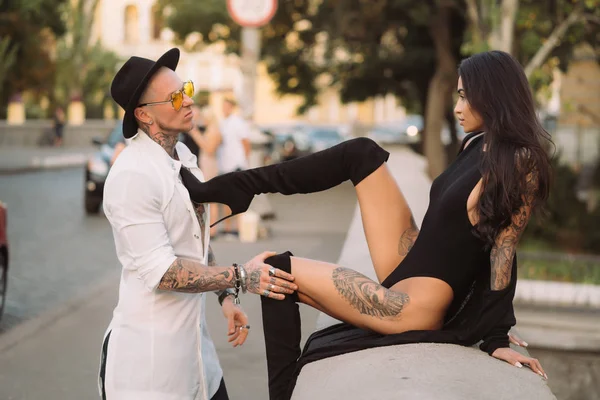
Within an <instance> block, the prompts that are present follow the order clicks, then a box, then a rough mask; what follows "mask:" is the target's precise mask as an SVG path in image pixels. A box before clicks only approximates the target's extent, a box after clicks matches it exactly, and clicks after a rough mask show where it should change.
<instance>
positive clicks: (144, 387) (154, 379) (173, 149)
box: [99, 49, 297, 400]
mask: <svg viewBox="0 0 600 400" xmlns="http://www.w3.org/2000/svg"><path fill="white" fill-rule="evenodd" d="M178 61H179V50H178V49H171V50H169V51H168V52H166V53H165V54H164V55H163V56H162V57H160V58H159V59H158V60H157V61H156V62H154V61H151V60H148V59H145V58H139V57H131V58H130V59H129V60H128V61H127V62H126V63H125V64H124V65H123V67H122V68H121V69H120V70H119V72H117V74H116V76H115V78H114V80H113V83H112V86H111V94H112V97H113V98H114V99H115V101H116V102H117V103H118V104H119V105H120V106H121V107H123V108H124V110H125V116H124V119H123V135H124V136H125V138H127V139H129V138H132V139H131V140H130V144H129V145H128V146H127V147H126V148H125V149H124V150H123V151H122V152H121V154H120V156H119V157H118V158H117V160H116V161H115V164H114V166H113V167H112V168H111V170H110V173H109V176H108V178H107V181H106V185H105V189H104V190H105V192H104V212H105V214H106V216H107V218H108V220H109V222H110V224H111V226H112V229H113V235H114V239H115V247H116V251H117V256H118V258H119V261H120V263H121V264H122V267H123V271H122V274H121V283H120V287H119V302H118V304H117V307H116V308H115V310H114V313H113V319H112V321H111V323H110V325H109V327H108V329H107V331H106V335H105V339H104V343H103V346H102V360H101V365H100V374H99V386H100V394H101V396H102V398H103V399H108V400H137V399H144V400H209V399H212V400H217V399H218V400H224V399H228V395H227V390H226V388H225V383H224V381H223V372H222V370H221V367H220V365H219V360H218V358H217V354H216V352H215V346H214V344H213V342H212V340H211V338H210V335H209V333H208V330H207V328H206V320H205V295H204V293H205V292H211V291H213V292H214V291H221V292H220V293H219V301H220V302H221V303H222V311H223V314H224V316H225V317H226V318H227V321H228V324H229V331H228V334H229V340H230V341H231V342H232V344H233V346H238V345H241V344H242V343H244V341H245V340H246V337H247V335H248V330H249V328H250V326H249V325H248V319H247V317H246V314H245V313H244V312H243V311H242V309H241V308H240V307H239V306H237V305H236V304H235V302H234V301H233V300H234V296H235V299H236V300H237V294H238V293H239V290H240V289H246V288H247V290H248V291H250V292H251V293H256V294H262V295H263V296H265V297H270V298H274V299H281V298H283V295H282V293H292V291H293V290H296V289H297V288H296V286H295V285H293V284H292V283H289V281H291V280H293V277H292V276H291V275H289V274H287V273H285V272H283V271H280V270H277V269H275V268H274V267H270V266H269V265H267V264H265V263H264V261H265V258H267V257H269V256H272V255H273V254H274V253H272V252H265V253H263V254H260V255H258V256H256V257H254V258H253V259H252V260H251V261H249V262H248V263H246V264H245V266H244V265H234V266H227V267H217V266H216V262H215V260H214V256H213V254H212V251H211V249H210V246H209V243H208V242H209V234H208V229H206V221H207V220H208V218H209V216H208V214H209V213H208V211H207V209H205V207H204V205H203V204H194V203H192V202H191V200H190V197H189V193H188V191H187V189H186V188H185V186H184V185H183V184H182V182H181V179H180V169H181V168H186V169H189V171H190V172H191V173H192V174H194V175H195V176H196V177H198V179H200V180H202V173H201V172H200V170H199V169H198V166H197V161H196V157H195V156H194V155H193V154H192V153H191V152H190V150H189V149H188V148H187V147H186V146H185V145H184V144H182V143H178V141H177V138H178V135H179V132H187V131H189V130H190V129H191V128H192V111H191V105H192V104H193V101H192V100H191V96H193V84H192V83H191V82H190V81H188V82H186V83H183V82H182V81H181V79H180V78H179V77H178V76H177V74H176V73H175V68H176V66H177V63H178ZM284 286H286V287H284ZM233 287H235V291H232V289H231V288H233Z"/></svg>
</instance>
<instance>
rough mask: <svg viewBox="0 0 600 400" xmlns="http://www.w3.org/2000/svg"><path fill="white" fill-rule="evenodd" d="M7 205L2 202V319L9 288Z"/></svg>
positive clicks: (0, 231)
mask: <svg viewBox="0 0 600 400" xmlns="http://www.w3.org/2000/svg"><path fill="white" fill-rule="evenodd" d="M6 218H7V211H6V204H4V203H2V202H1V201H0V318H2V314H4V306H5V304H6V289H7V287H8V235H7V233H6V225H7V222H6Z"/></svg>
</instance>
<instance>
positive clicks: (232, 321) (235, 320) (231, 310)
mask: <svg viewBox="0 0 600 400" xmlns="http://www.w3.org/2000/svg"><path fill="white" fill-rule="evenodd" d="M221 311H223V315H224V316H225V318H227V336H229V338H228V339H227V341H228V342H230V343H231V342H233V343H231V344H232V345H233V347H237V346H241V345H242V344H244V342H245V341H246V338H247V337H248V334H249V333H250V325H248V316H247V315H246V313H245V312H244V310H242V308H241V307H240V306H239V305H237V304H235V303H234V302H233V299H232V296H227V297H225V299H224V300H223V304H222V305H221Z"/></svg>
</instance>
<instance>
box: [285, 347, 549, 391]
mask: <svg viewBox="0 0 600 400" xmlns="http://www.w3.org/2000/svg"><path fill="white" fill-rule="evenodd" d="M321 399H323V400H325V399H345V400H365V399H377V400H397V399H419V400H430V399H431V400H440V399H444V400H454V399H456V400H465V399H469V400H476V399H481V400H484V399H485V400H487V399H489V400H498V399H536V400H551V399H556V397H555V396H554V395H553V394H552V392H551V391H550V389H549V388H548V386H547V385H546V383H545V381H544V380H543V379H542V378H541V377H540V376H538V375H537V374H535V373H533V372H532V371H531V370H529V368H526V367H524V368H516V367H514V366H511V365H509V364H507V363H504V362H500V361H498V360H496V359H494V358H492V357H490V356H488V355H487V354H485V353H483V352H482V351H480V350H478V349H474V348H467V347H462V346H455V345H444V344H429V343H419V344H407V345H401V346H389V347H381V348H376V349H370V350H364V351H360V352H355V353H350V354H344V355H342V356H338V357H332V358H329V359H325V360H321V361H318V362H315V363H311V364H308V365H306V366H305V367H304V368H303V370H302V373H301V374H300V377H299V379H298V382H297V384H296V388H295V390H294V394H293V396H292V400H321Z"/></svg>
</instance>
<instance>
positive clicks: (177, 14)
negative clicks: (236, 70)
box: [163, 0, 466, 176]
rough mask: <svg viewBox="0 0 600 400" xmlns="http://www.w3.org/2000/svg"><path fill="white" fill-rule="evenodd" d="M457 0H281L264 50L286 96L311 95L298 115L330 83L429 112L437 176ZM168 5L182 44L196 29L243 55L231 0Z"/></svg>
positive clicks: (428, 141) (456, 46)
mask: <svg viewBox="0 0 600 400" xmlns="http://www.w3.org/2000/svg"><path fill="white" fill-rule="evenodd" d="M167 3H168V4H167ZM458 5H459V3H458V2H455V1H452V0H447V1H445V0H441V1H434V0H429V1H417V0H395V1H387V0H369V1H366V0H331V1H291V0H287V1H280V2H279V8H278V11H277V13H276V15H275V17H274V18H273V20H272V21H271V22H270V23H269V24H268V25H266V26H265V27H264V28H263V29H262V45H261V46H262V54H261V56H262V59H263V61H264V62H265V64H266V66H267V70H268V72H269V74H270V76H271V78H272V79H273V80H274V81H275V83H276V87H277V91H278V92H279V93H280V94H299V95H302V96H303V98H304V103H303V104H302V105H301V107H300V109H299V110H298V111H299V112H300V113H302V112H305V111H306V110H308V109H309V108H310V107H311V106H313V105H314V104H316V102H317V98H318V94H319V92H320V91H321V90H323V89H324V88H327V87H336V88H338V89H339V90H340V96H341V99H342V101H343V102H350V101H362V100H366V99H368V98H371V97H374V96H379V95H386V94H390V93H391V94H394V95H395V96H397V97H399V98H402V99H403V101H404V103H405V104H407V105H408V107H409V108H412V109H414V110H418V111H419V112H421V113H424V114H425V130H426V132H425V135H424V136H425V138H424V140H425V145H424V151H425V155H426V157H427V158H428V161H429V165H430V175H432V176H435V175H437V174H439V173H440V172H441V171H442V170H443V169H444V168H445V166H446V161H445V159H446V157H445V153H444V151H443V146H442V143H441V139H440V131H441V127H442V121H443V120H444V119H445V118H446V116H447V115H448V114H449V113H448V110H449V107H450V103H451V93H452V88H453V87H454V85H456V79H457V77H456V64H457V60H458V57H459V54H460V53H459V52H460V46H461V43H462V38H463V33H464V29H465V26H466V23H465V19H464V17H463V16H462V12H461V8H460V7H459V6H458ZM163 9H164V10H165V11H166V15H167V18H166V23H167V25H168V26H169V27H170V28H171V29H172V30H173V31H174V32H175V34H176V37H177V38H178V40H179V41H180V42H181V43H186V42H188V41H187V40H186V39H187V38H189V35H190V34H192V33H194V32H197V33H199V34H200V37H201V39H202V42H203V43H214V42H219V41H221V42H223V43H225V47H226V49H227V50H228V51H235V52H239V48H240V44H239V37H240V35H239V34H240V28H239V27H238V26H237V25H236V24H235V23H234V22H233V21H232V20H231V19H230V18H229V16H228V15H227V11H226V9H225V2H223V1H220V0H210V1H209V0H207V1H203V2H202V3H198V2H196V1H194V0H173V1H168V2H167V1H166V0H165V2H164V4H163ZM431 15H436V16H437V17H436V18H437V19H436V20H435V22H433V19H431V18H430V16H431ZM439 24H441V25H439ZM436 41H437V42H436ZM440 64H441V67H440ZM434 76H435V80H434V81H432V79H433V78H434ZM440 99H441V100H440ZM453 124H454V122H453V121H452V125H453Z"/></svg>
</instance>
